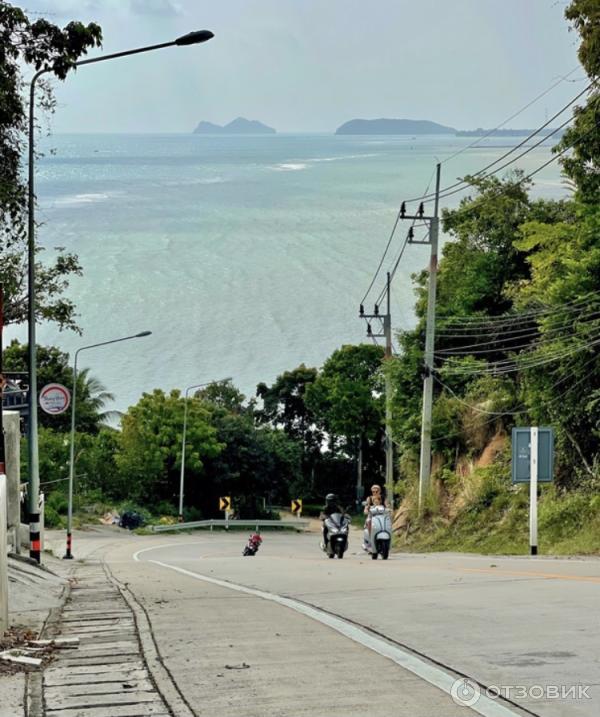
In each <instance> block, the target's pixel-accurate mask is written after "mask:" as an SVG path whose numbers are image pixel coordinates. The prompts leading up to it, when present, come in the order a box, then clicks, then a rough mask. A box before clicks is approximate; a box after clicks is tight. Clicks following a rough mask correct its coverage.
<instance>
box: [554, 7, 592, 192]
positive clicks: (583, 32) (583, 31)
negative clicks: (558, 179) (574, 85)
mask: <svg viewBox="0 0 600 717" xmlns="http://www.w3.org/2000/svg"><path fill="white" fill-rule="evenodd" d="M565 17H566V18H567V20H569V22H570V23H571V25H572V27H573V28H574V29H575V30H576V31H577V32H578V33H579V35H580V37H581V42H580V45H579V60H580V61H581V64H582V65H583V67H584V69H585V71H586V72H587V74H588V77H589V78H590V80H592V81H593V82H595V86H594V87H593V88H592V91H591V92H590V95H589V97H588V101H587V103H586V105H585V106H583V107H577V108H576V110H575V121H574V122H573V124H572V125H571V126H570V127H569V128H568V129H567V130H566V131H565V133H564V135H563V137H562V139H561V142H560V143H559V145H558V147H557V148H556V149H557V150H561V149H564V148H566V147H571V146H572V147H573V150H572V152H571V153H570V154H569V155H568V156H565V157H563V158H562V159H561V162H562V166H563V169H564V171H565V173H566V174H567V176H568V177H570V178H571V179H572V180H573V181H574V182H575V184H576V186H577V189H578V198H579V199H580V200H581V201H584V202H586V203H591V204H595V203H597V202H598V201H599V200H600V90H599V89H598V83H597V80H598V76H599V75H600V7H599V6H598V2H597V0H572V2H571V3H570V4H569V6H568V7H567V8H566V10H565Z"/></svg>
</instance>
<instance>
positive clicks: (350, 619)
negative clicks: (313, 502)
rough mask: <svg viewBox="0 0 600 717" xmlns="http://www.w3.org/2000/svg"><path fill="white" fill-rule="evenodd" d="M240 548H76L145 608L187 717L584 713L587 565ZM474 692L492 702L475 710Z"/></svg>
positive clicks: (310, 547) (599, 597)
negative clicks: (489, 690)
mask: <svg viewBox="0 0 600 717" xmlns="http://www.w3.org/2000/svg"><path fill="white" fill-rule="evenodd" d="M246 537H247V536H246V534H245V533H239V532H233V533H230V534H225V533H223V532H216V531H215V532H214V533H196V534H194V535H186V536H183V535H175V536H166V535H164V534H163V535H159V536H153V537H147V538H142V537H140V538H137V537H135V536H131V538H130V539H120V540H118V541H116V542H115V541H112V542H111V540H110V538H105V537H98V536H92V537H91V538H90V539H89V540H90V542H89V545H88V548H89V549H90V550H93V555H94V556H96V557H100V556H102V557H103V559H104V560H105V561H106V563H107V565H108V566H109V567H110V570H111V572H112V573H113V575H114V576H115V578H117V579H118V580H119V581H121V582H122V583H127V584H128V588H129V589H130V590H131V592H132V593H133V595H135V597H136V599H137V600H138V601H139V603H140V605H142V606H143V608H144V609H145V610H146V612H147V616H148V618H149V620H150V622H151V625H152V630H153V633H154V638H155V641H156V645H157V646H158V649H159V652H160V655H161V656H162V659H163V660H164V663H165V666H166V667H167V668H168V670H169V671H170V672H171V674H172V676H173V678H174V680H175V681H176V683H177V685H178V686H179V688H180V689H181V691H182V693H183V694H184V696H185V698H186V699H187V700H188V702H189V704H190V706H191V707H192V709H193V710H194V711H195V712H196V713H197V714H214V715H225V714H227V715H230V714H231V715H237V714H239V715H245V716H248V717H259V716H260V717H263V716H265V717H275V716H281V717H283V716H289V717H302V716H303V715H312V716H314V715H318V716H319V717H320V716H321V715H324V716H325V715H331V716H332V717H337V716H338V715H339V716H340V717H341V716H342V715H344V716H348V717H354V716H355V715H361V716H362V715H365V716H369V717H375V716H378V715H389V716H390V717H391V716H392V715H394V716H396V715H401V716H403V715H406V716H407V717H409V716H410V717H421V716H422V717H453V716H454V715H474V714H477V713H478V714H483V715H487V716H489V717H511V715H523V714H529V715H531V714H533V715H543V716H544V717H546V716H547V717H567V716H568V717H571V716H573V717H584V716H585V717H597V715H598V714H600V637H599V634H598V628H599V619H598V618H599V616H600V561H597V560H594V559H590V560H578V559H572V560H565V559H560V560H553V559H545V558H539V557H538V558H535V559H529V558H522V559H519V558H498V557H494V558H490V557H478V556H469V555H454V554H443V555H440V554H429V555H404V554H394V555H392V556H391V557H390V560H388V561H387V562H383V561H377V562H375V561H372V560H370V559H369V558H368V557H366V556H365V555H364V554H363V553H361V552H359V551H358V546H359V538H360V536H359V534H358V533H355V534H353V535H352V537H351V546H350V549H349V552H348V553H347V554H346V558H345V559H344V560H343V561H339V560H328V559H327V558H326V556H325V555H323V554H322V553H321V552H320V551H319V548H318V535H317V534H315V533H309V534H291V533H265V534H264V536H263V537H264V542H263V545H262V547H261V550H260V552H259V554H258V555H257V556H256V557H254V558H244V557H242V556H241V551H242V549H243V546H244V543H245V539H246ZM86 549H87V548H86V546H85V541H82V542H80V543H79V551H80V555H82V554H85V552H86ZM461 676H465V677H468V678H471V680H473V681H477V682H478V683H479V685H476V684H475V683H474V682H473V683H472V684H471V683H467V684H466V685H464V684H463V683H462V682H461V680H460V679H459V678H460V677H461ZM457 679H458V682H457V683H456V684H457V686H455V688H454V693H453V694H454V695H455V696H457V699H458V702H459V704H456V703H455V701H454V700H453V699H452V697H451V694H452V688H451V686H452V684H453V683H455V681H456V680H457ZM490 686H495V688H497V689H496V690H495V692H497V691H500V693H501V694H502V695H503V696H504V697H507V698H508V700H498V699H493V694H492V697H490V696H486V690H485V687H490ZM461 688H464V692H461V693H459V694H458V695H457V692H456V690H457V689H461ZM469 690H475V692H472V691H471V692H469ZM476 691H480V692H481V693H482V695H481V697H479V698H477V693H476ZM461 696H462V697H463V700H464V701H465V702H468V703H471V702H472V706H471V707H466V706H459V705H460V698H461Z"/></svg>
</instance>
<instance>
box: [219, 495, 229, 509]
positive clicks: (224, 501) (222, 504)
mask: <svg viewBox="0 0 600 717" xmlns="http://www.w3.org/2000/svg"><path fill="white" fill-rule="evenodd" d="M219 510H227V511H229V510H231V498H230V496H228V495H227V496H225V497H224V498H219Z"/></svg>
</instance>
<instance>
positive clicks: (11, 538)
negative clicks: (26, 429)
mask: <svg viewBox="0 0 600 717" xmlns="http://www.w3.org/2000/svg"><path fill="white" fill-rule="evenodd" d="M2 417H3V421H4V445H5V447H6V478H7V483H8V485H7V489H8V490H7V494H8V542H9V544H12V546H13V547H12V549H13V550H14V552H16V553H18V552H20V550H21V541H20V540H19V538H21V539H22V537H23V536H20V535H19V530H20V525H21V494H20V485H21V430H20V422H19V413H18V411H4V412H3V414H2Z"/></svg>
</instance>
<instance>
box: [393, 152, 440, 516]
mask: <svg viewBox="0 0 600 717" xmlns="http://www.w3.org/2000/svg"><path fill="white" fill-rule="evenodd" d="M440 173H441V165H440V164H438V165H437V168H436V180H435V204H434V210H433V216H430V217H426V216H425V212H424V207H423V203H422V202H421V205H420V206H419V210H418V212H417V215H416V216H411V217H409V216H407V215H405V213H402V212H401V218H402V219H412V220H413V221H415V220H418V219H420V220H422V221H424V222H425V223H427V224H429V240H426V241H422V242H421V241H419V242H416V241H413V240H412V238H409V242H410V243H412V244H429V245H430V247H431V252H430V256H429V282H428V288H427V323H426V327H425V357H424V358H425V361H424V367H423V373H424V376H423V415H422V419H421V456H420V462H419V511H420V510H421V506H422V503H423V499H424V497H425V495H426V494H427V491H428V490H429V477H430V474H431V413H432V408H433V350H434V344H435V298H436V291H437V271H438V238H439V216H438V214H439V203H440Z"/></svg>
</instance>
